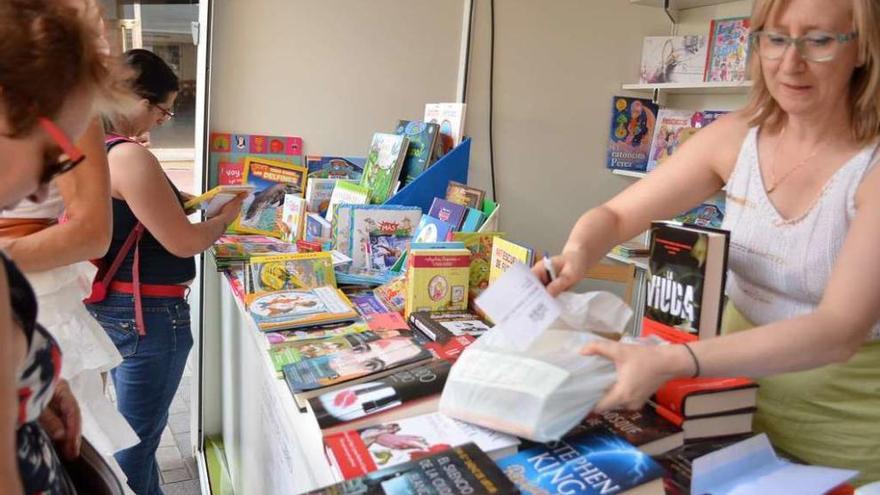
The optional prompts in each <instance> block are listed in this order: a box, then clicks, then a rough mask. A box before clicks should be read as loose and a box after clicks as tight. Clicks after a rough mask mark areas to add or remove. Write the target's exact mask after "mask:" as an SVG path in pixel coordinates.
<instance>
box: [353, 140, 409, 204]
mask: <svg viewBox="0 0 880 495" xmlns="http://www.w3.org/2000/svg"><path fill="white" fill-rule="evenodd" d="M408 146H409V140H408V139H407V138H406V137H404V136H398V135H396V134H382V133H376V134H374V135H373V142H372V143H371V144H370V153H369V155H367V163H366V165H364V174H363V176H362V177H361V182H360V185H361V186H363V187H365V188H367V189H368V190H369V191H370V203H373V204H382V203H384V202H385V201H386V200H387V199H388V198H390V197H391V195H392V194H393V191H394V187H395V184H396V183H397V181H398V179H399V177H400V170H401V168H402V167H403V160H404V159H405V158H406V150H407V147H408Z"/></svg>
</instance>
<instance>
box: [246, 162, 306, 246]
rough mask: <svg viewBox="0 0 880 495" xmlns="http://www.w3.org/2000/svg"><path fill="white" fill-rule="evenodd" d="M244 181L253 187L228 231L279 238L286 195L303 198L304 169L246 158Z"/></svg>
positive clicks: (287, 164)
mask: <svg viewBox="0 0 880 495" xmlns="http://www.w3.org/2000/svg"><path fill="white" fill-rule="evenodd" d="M244 180H245V183H246V184H248V185H252V186H254V191H253V192H252V193H251V194H249V195H248V197H247V198H246V199H245V200H244V203H242V206H241V215H239V217H238V218H237V219H236V220H235V222H233V223H232V226H231V229H232V230H233V231H235V232H241V233H246V234H265V235H268V236H272V237H279V238H280V237H281V231H280V230H279V229H278V222H279V220H281V206H282V203H283V202H284V195H285V194H299V195H302V193H303V191H304V190H305V185H306V182H305V181H306V169H305V167H303V166H300V165H291V164H289V163H286V162H280V161H277V160H264V159H262V158H254V157H249V158H246V159H245V162H244Z"/></svg>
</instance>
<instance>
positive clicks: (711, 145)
mask: <svg viewBox="0 0 880 495" xmlns="http://www.w3.org/2000/svg"><path fill="white" fill-rule="evenodd" d="M747 132H748V124H747V119H746V118H745V117H744V116H742V115H739V114H731V115H726V116H724V117H722V118H720V119H718V120H717V121H716V122H714V123H713V124H711V125H709V126H708V127H706V128H705V129H703V130H701V131H700V132H699V133H697V134H696V135H695V136H694V137H693V138H691V139H689V140H688V141H687V142H686V143H685V144H684V145H682V147H681V148H679V149H678V150H676V152H675V154H674V155H672V156H671V157H670V158H669V159H668V160H667V161H665V162H663V165H661V166H660V167H659V168H657V169H656V170H655V171H653V172H651V173H650V174H648V175H647V177H645V178H644V179H642V180H639V181H638V182H636V183H635V184H633V185H632V186H630V187H628V188H626V189H625V190H623V192H621V193H620V194H618V195H617V196H615V197H613V198H612V199H611V200H609V201H608V202H607V203H605V204H603V205H601V206H598V207H596V208H593V209H592V210H589V211H587V212H586V213H584V214H583V215H582V216H581V217H580V219H579V220H578V221H577V223H576V224H575V226H574V228H573V229H572V231H571V234H569V238H568V241H567V242H566V243H565V247H564V248H563V250H562V254H561V255H560V256H556V257H555V258H554V261H553V264H554V267H555V268H556V273H558V274H559V277H558V278H557V280H556V281H555V282H552V283H550V281H549V280H547V279H546V275H545V270H544V266H543V263H539V264H538V265H536V266H535V269H534V273H535V274H536V275H538V276H539V277H541V278H542V279H543V280H544V282H545V283H549V285H548V286H547V289H548V290H549V291H550V293H551V294H553V295H556V294H559V293H560V292H562V291H564V290H566V289H568V288H569V287H571V286H572V285H574V284H576V283H578V282H580V280H581V279H582V278H583V277H584V274H585V273H586V271H587V269H588V268H589V267H590V266H592V265H594V264H596V263H597V262H598V261H599V260H600V259H601V258H602V257H603V256H604V255H605V254H606V253H607V252H608V251H609V250H610V249H611V248H612V247H613V246H614V245H615V244H619V243H621V242H623V241H625V240H627V239H631V238H632V237H633V236H635V235H637V234H638V233H640V232H643V231H645V230H646V229H647V228H648V227H649V226H650V223H651V221H652V220H656V219H660V218H670V217H672V216H674V215H677V214H679V213H681V212H682V211H685V210H687V209H689V208H692V207H693V206H694V205H696V204H699V202H700V201H702V200H704V199H706V198H708V197H710V196H712V195H713V194H715V193H716V192H718V191H719V190H720V189H721V187H723V185H724V182H725V181H726V180H727V177H728V176H729V175H730V172H731V171H732V169H733V165H734V164H735V163H736V158H737V154H738V151H739V147H740V144H741V143H742V140H743V139H744V137H745V135H746V133H747Z"/></svg>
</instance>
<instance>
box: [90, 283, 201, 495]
mask: <svg viewBox="0 0 880 495" xmlns="http://www.w3.org/2000/svg"><path fill="white" fill-rule="evenodd" d="M88 307H89V311H90V312H91V313H92V315H93V316H94V317H95V319H96V320H98V322H99V323H100V324H101V326H102V327H104V330H105V331H106V332H107V335H109V336H110V339H112V340H113V343H114V344H116V348H117V349H119V353H120V354H122V357H123V361H122V364H120V365H119V366H118V367H117V368H116V369H114V370H113V371H111V374H112V375H113V383H114V385H115V387H116V402H117V406H116V407H117V408H118V409H119V412H120V413H122V415H123V416H125V418H126V419H127V420H128V422H129V424H130V425H131V427H132V429H134V431H135V432H136V433H137V434H138V436H139V437H140V439H141V441H140V443H139V444H137V445H135V446H134V447H131V448H128V449H125V450H121V451H119V452H117V453H116V455H115V457H116V460H117V461H118V462H119V465H120V466H121V467H122V471H123V472H124V473H125V475H126V476H127V477H128V485H129V486H130V487H131V489H132V490H134V492H135V493H137V494H138V495H158V494H161V493H162V490H161V489H160V488H159V468H158V464H157V462H156V449H157V448H158V447H159V441H160V439H161V437H162V430H163V429H165V426H166V424H167V423H168V408H169V407H170V406H171V400H172V399H173V398H174V394H175V392H176V391H177V387H178V385H180V377H181V376H182V375H183V369H184V367H185V366H186V358H187V356H188V355H189V350H190V349H191V348H192V344H193V340H192V333H191V332H190V316H189V304H187V302H186V300H185V299H183V298H176V297H145V298H143V312H144V323H145V325H146V328H147V332H146V335H144V336H140V335H138V333H137V328H136V327H135V314H134V298H133V297H132V296H131V295H129V294H120V293H111V294H110V295H108V296H107V298H106V299H105V300H104V301H102V302H100V303H97V304H90V305H88Z"/></svg>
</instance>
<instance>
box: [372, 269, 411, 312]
mask: <svg viewBox="0 0 880 495" xmlns="http://www.w3.org/2000/svg"><path fill="white" fill-rule="evenodd" d="M373 294H375V296H376V299H378V300H379V302H381V303H382V305H384V306H385V307H386V308H388V309H389V310H391V311H397V312H398V313H402V312H403V308H404V306H405V305H406V275H400V276H398V277H394V278H393V279H391V280H389V281H388V282H386V283H384V284H382V285H380V286H378V287H376V288H375V289H373Z"/></svg>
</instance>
